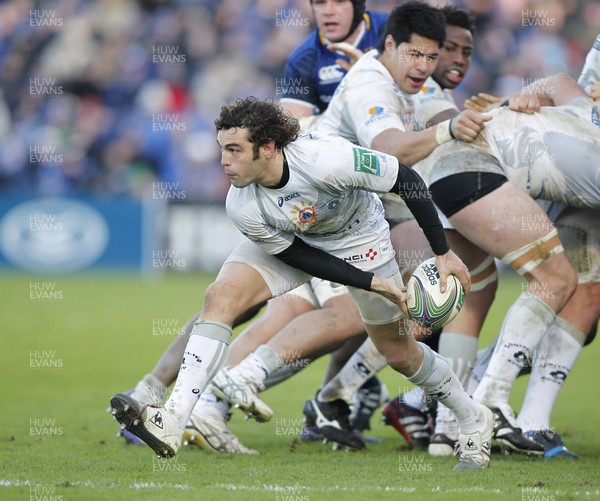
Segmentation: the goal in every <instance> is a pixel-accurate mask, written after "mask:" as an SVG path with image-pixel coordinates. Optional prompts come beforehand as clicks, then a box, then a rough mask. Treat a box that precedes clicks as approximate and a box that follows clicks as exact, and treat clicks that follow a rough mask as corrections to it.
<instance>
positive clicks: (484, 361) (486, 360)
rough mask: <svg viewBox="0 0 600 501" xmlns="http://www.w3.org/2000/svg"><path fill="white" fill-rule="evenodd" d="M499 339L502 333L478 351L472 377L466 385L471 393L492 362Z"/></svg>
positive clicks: (471, 393)
mask: <svg viewBox="0 0 600 501" xmlns="http://www.w3.org/2000/svg"><path fill="white" fill-rule="evenodd" d="M499 339H500V334H498V335H497V336H496V337H495V338H494V339H493V340H492V342H491V343H490V344H489V345H488V346H487V347H486V348H483V349H482V350H479V351H478V352H477V359H476V360H475V365H474V366H473V370H472V371H471V377H469V380H468V381H467V385H466V386H465V390H467V393H468V394H469V395H473V393H475V390H476V389H477V387H478V386H479V383H480V382H481V379H482V378H483V375H484V374H485V371H486V370H487V368H488V365H489V364H490V360H491V359H492V355H493V354H494V350H495V349H496V345H497V344H498V340H499Z"/></svg>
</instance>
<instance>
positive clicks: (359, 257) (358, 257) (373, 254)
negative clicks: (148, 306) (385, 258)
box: [342, 248, 381, 263]
mask: <svg viewBox="0 0 600 501" xmlns="http://www.w3.org/2000/svg"><path fill="white" fill-rule="evenodd" d="M342 259H343V260H344V261H346V262H347V263H366V262H367V261H375V259H378V260H379V259H381V254H380V253H379V252H378V251H376V250H375V249H373V248H371V249H369V250H368V251H367V252H365V253H364V254H363V253H359V254H352V255H351V256H344V257H343V258H342Z"/></svg>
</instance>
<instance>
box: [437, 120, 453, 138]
mask: <svg viewBox="0 0 600 501" xmlns="http://www.w3.org/2000/svg"><path fill="white" fill-rule="evenodd" d="M452 120H454V119H453V118H452V119H450V120H445V121H443V122H440V123H439V124H437V125H436V129H435V139H436V141H437V143H438V144H444V143H447V142H448V141H452V140H453V139H456V138H455V137H454V134H453V133H452Z"/></svg>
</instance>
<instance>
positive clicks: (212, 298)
mask: <svg viewBox="0 0 600 501" xmlns="http://www.w3.org/2000/svg"><path fill="white" fill-rule="evenodd" d="M242 292H243V291H241V290H239V286H238V285H237V284H236V283H235V282H233V281H229V280H221V279H220V280H217V281H216V282H213V283H212V284H210V285H209V286H208V287H207V289H206V293H205V295H204V308H203V312H204V313H205V314H206V313H207V312H209V311H215V310H219V311H224V312H226V313H227V314H228V315H232V316H233V317H234V318H235V317H237V316H238V315H240V314H241V313H243V312H244V311H246V310H247V309H248V307H250V306H252V305H249V304H246V303H245V302H244V301H242Z"/></svg>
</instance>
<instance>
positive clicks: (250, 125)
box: [215, 97, 300, 160]
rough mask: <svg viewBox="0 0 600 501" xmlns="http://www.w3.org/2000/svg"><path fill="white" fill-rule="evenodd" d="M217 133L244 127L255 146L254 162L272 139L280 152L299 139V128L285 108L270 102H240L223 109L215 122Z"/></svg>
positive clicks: (256, 100) (237, 101) (252, 100)
mask: <svg viewBox="0 0 600 501" xmlns="http://www.w3.org/2000/svg"><path fill="white" fill-rule="evenodd" d="M215 127H216V128H217V132H219V131H220V130H224V129H231V128H237V127H243V128H244V129H246V130H247V131H248V140H249V141H250V142H251V143H253V145H254V146H253V151H254V160H256V159H257V158H258V150H259V148H260V147H261V146H262V145H264V144H267V142H268V141H269V140H270V139H272V140H273V141H275V145H276V146H277V148H281V147H283V146H285V145H286V144H289V143H291V142H292V141H293V140H294V139H296V138H297V137H298V132H300V124H299V123H298V120H296V119H295V118H294V117H292V116H291V115H288V114H287V113H285V112H284V111H283V108H281V106H279V105H278V104H275V103H273V102H271V101H260V100H258V99H256V98H255V97H246V98H243V99H237V100H236V101H235V102H234V103H232V104H228V105H225V106H223V107H221V114H220V115H219V118H217V119H216V120H215Z"/></svg>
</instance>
